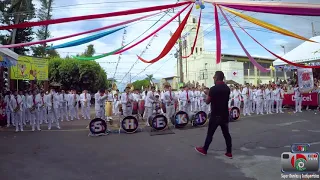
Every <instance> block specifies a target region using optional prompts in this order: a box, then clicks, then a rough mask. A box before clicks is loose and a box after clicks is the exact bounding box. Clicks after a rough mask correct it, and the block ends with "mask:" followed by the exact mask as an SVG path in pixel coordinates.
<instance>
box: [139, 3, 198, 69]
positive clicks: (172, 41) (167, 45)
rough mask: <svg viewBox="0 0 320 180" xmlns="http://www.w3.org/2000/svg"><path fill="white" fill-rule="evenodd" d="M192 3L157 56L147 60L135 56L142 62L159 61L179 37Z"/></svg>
mask: <svg viewBox="0 0 320 180" xmlns="http://www.w3.org/2000/svg"><path fill="white" fill-rule="evenodd" d="M192 8H193V5H192V7H191V8H190V10H189V12H188V13H187V15H186V17H185V18H184V19H183V21H182V22H181V24H180V25H179V27H178V28H177V30H176V31H175V32H174V33H173V35H172V36H171V38H170V39H169V41H168V43H167V44H166V46H165V47H164V48H163V50H162V52H161V53H160V54H159V56H158V57H156V58H154V59H152V60H150V61H147V60H145V59H143V58H141V57H140V56H138V55H137V57H138V58H139V60H140V61H142V62H144V63H155V62H157V61H159V60H160V59H161V58H163V57H164V56H166V55H167V54H168V53H169V52H170V50H171V49H172V48H173V46H174V45H175V43H176V41H177V40H178V39H179V37H180V36H181V33H182V31H183V28H184V27H185V25H186V23H187V21H188V18H189V16H190V13H191V11H192Z"/></svg>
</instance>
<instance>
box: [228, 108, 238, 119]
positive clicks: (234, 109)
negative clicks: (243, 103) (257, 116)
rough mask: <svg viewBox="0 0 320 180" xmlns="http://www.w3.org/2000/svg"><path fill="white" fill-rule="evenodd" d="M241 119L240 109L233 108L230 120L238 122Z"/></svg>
mask: <svg viewBox="0 0 320 180" xmlns="http://www.w3.org/2000/svg"><path fill="white" fill-rule="evenodd" d="M239 118H240V109H239V108H238V107H232V108H231V109H230V115H229V120H230V121H236V120H238V119H239Z"/></svg>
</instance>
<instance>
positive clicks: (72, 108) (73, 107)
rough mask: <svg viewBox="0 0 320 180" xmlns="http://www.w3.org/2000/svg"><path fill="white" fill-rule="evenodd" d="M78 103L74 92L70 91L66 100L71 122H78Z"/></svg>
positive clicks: (77, 97)
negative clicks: (75, 120)
mask: <svg viewBox="0 0 320 180" xmlns="http://www.w3.org/2000/svg"><path fill="white" fill-rule="evenodd" d="M78 102H79V96H78V95H77V93H76V90H72V91H71V94H70V95H69V98H68V105H69V112H70V117H71V121H73V118H75V119H78V120H80V118H79V105H78Z"/></svg>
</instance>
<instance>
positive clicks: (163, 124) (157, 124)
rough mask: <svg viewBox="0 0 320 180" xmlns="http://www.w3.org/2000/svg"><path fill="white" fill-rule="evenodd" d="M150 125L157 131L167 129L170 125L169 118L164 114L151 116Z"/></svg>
mask: <svg viewBox="0 0 320 180" xmlns="http://www.w3.org/2000/svg"><path fill="white" fill-rule="evenodd" d="M149 124H150V126H151V127H152V128H153V129H154V130H156V131H162V130H165V129H166V128H167V126H168V119H167V118H166V116H164V115H162V114H156V115H152V116H150V117H149Z"/></svg>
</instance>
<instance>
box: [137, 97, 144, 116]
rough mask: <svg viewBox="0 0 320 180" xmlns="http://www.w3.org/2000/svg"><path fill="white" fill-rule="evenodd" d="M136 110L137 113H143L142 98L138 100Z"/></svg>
mask: <svg viewBox="0 0 320 180" xmlns="http://www.w3.org/2000/svg"><path fill="white" fill-rule="evenodd" d="M138 106H139V107H138V111H139V114H143V113H144V100H139V102H138Z"/></svg>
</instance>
